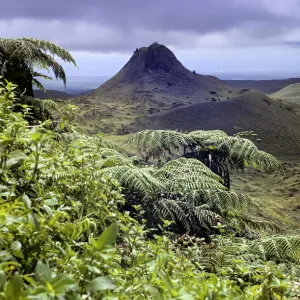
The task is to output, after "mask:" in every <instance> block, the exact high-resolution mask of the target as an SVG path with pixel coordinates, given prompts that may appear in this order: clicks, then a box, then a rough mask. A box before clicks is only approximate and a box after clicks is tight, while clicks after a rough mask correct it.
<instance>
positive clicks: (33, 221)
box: [28, 214, 40, 229]
mask: <svg viewBox="0 0 300 300" xmlns="http://www.w3.org/2000/svg"><path fill="white" fill-rule="evenodd" d="M28 220H29V222H30V223H31V224H32V225H33V226H34V227H35V228H36V229H39V228H40V222H39V220H38V219H37V217H36V215H32V214H28Z"/></svg>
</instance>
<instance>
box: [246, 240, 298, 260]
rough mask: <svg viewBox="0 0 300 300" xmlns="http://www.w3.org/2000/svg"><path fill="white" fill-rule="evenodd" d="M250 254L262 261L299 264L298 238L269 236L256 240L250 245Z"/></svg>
mask: <svg viewBox="0 0 300 300" xmlns="http://www.w3.org/2000/svg"><path fill="white" fill-rule="evenodd" d="M251 251H252V253H254V254H256V255H258V256H260V257H261V258H262V259H264V260H274V261H282V260H284V259H287V260H290V261H293V262H296V263H299V262H300V237H299V236H271V237H267V238H262V239H261V240H256V241H255V243H253V244H252V245H251Z"/></svg>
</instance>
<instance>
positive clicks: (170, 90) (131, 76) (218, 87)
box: [94, 43, 230, 106]
mask: <svg viewBox="0 0 300 300" xmlns="http://www.w3.org/2000/svg"><path fill="white" fill-rule="evenodd" d="M211 92H213V93H211ZM229 94H230V91H229V89H228V88H227V86H226V85H225V84H224V82H222V81H221V80H219V79H218V78H216V77H213V76H203V75H199V74H196V73H194V72H191V71H189V70H188V69H186V68H185V67H184V66H183V65H182V64H181V62H180V61H179V60H178V59H177V58H176V56H175V55H174V53H173V52H172V51H171V50H170V49H168V48H167V47H166V46H164V45H160V44H158V43H153V44H152V45H150V46H149V47H142V48H139V49H136V50H135V52H134V54H133V55H132V57H131V58H130V60H129V61H128V62H127V63H126V65H125V66H124V67H123V68H122V69H121V70H120V71H119V72H118V73H117V74H116V75H115V76H114V77H113V78H111V79H110V80H108V81H107V82H106V83H104V84H103V85H102V86H100V87H99V88H98V89H97V90H95V93H94V96H97V97H100V98H102V99H103V98H105V99H109V98H114V99H113V101H116V100H128V101H131V100H132V101H135V102H136V101H138V102H140V101H150V102H151V101H155V102H157V101H158V102H161V106H166V105H167V103H172V102H174V101H177V102H178V101H179V102H183V103H187V104H191V103H194V102H199V101H200V102H201V101H211V100H213V99H212V98H214V99H215V100H216V101H218V100H219V101H221V100H225V99H227V97H229ZM212 95H214V97H212ZM116 98H118V99H116Z"/></svg>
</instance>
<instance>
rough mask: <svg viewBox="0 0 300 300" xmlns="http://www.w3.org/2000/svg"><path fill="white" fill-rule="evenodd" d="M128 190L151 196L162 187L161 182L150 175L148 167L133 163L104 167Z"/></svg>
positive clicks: (143, 195) (105, 170)
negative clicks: (139, 166)
mask: <svg viewBox="0 0 300 300" xmlns="http://www.w3.org/2000/svg"><path fill="white" fill-rule="evenodd" d="M104 172H105V173H107V174H110V175H111V176H112V177H114V178H116V179H117V180H118V181H119V183H120V184H121V185H122V186H123V187H125V188H127V189H128V190H129V191H135V192H138V193H139V194H140V195H141V197H151V196H153V195H155V194H156V193H157V192H159V191H161V190H163V189H164V187H163V183H162V182H161V181H159V180H158V179H157V178H155V177H154V176H152V174H151V173H150V172H149V170H148V169H145V168H138V167H135V166H133V165H122V166H115V167H111V168H106V169H104Z"/></svg>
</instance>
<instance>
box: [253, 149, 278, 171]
mask: <svg viewBox="0 0 300 300" xmlns="http://www.w3.org/2000/svg"><path fill="white" fill-rule="evenodd" d="M248 163H249V164H250V165H252V166H254V167H256V165H257V166H259V167H261V168H263V169H264V170H266V171H269V172H274V171H275V172H276V171H278V172H280V173H284V170H283V167H282V164H281V162H280V161H279V160H278V159H277V158H275V157H274V156H273V155H271V154H269V153H267V152H264V151H261V150H257V151H256V152H254V153H253V154H252V156H251V157H250V159H249V162H248Z"/></svg>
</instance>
